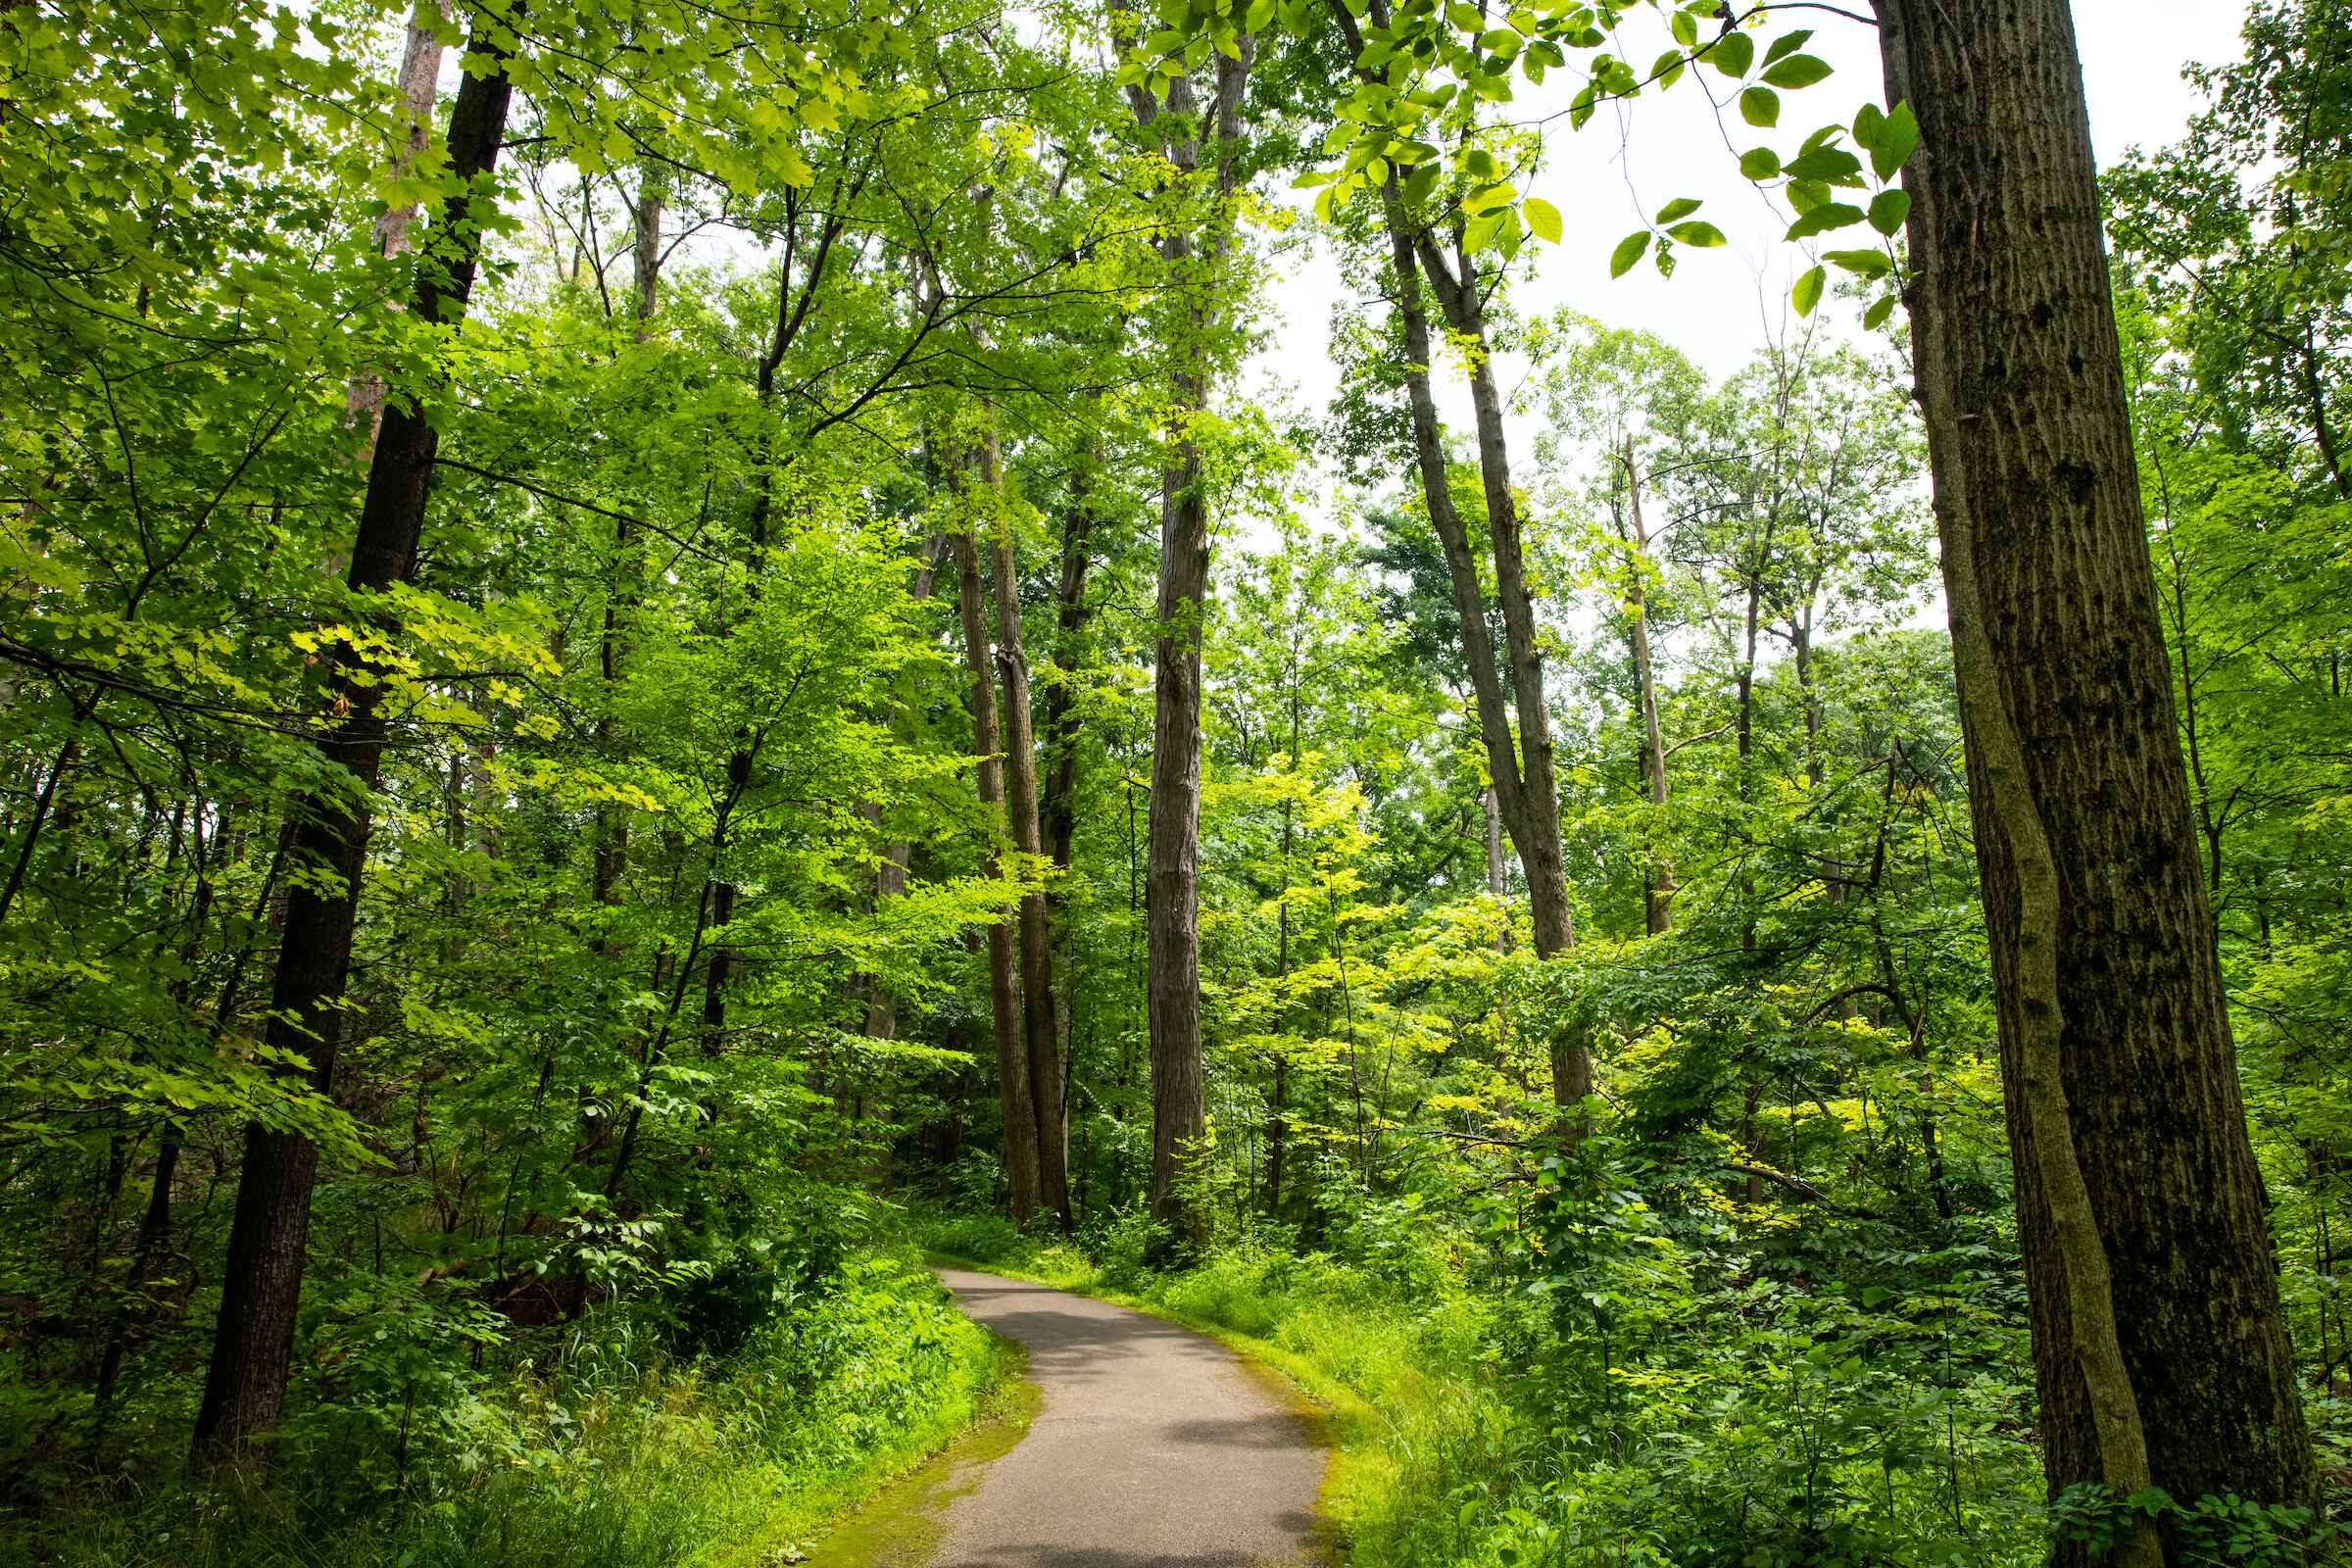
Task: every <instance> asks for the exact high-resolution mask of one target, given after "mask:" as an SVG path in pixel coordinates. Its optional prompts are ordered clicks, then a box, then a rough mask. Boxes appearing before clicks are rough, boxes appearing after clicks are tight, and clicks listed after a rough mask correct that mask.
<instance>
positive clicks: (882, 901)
mask: <svg viewBox="0 0 2352 1568" xmlns="http://www.w3.org/2000/svg"><path fill="white" fill-rule="evenodd" d="M947 546H948V541H947V540H946V538H944V537H943V536H941V535H938V534H934V535H932V536H931V537H930V538H928V539H925V540H924V541H923V548H922V555H921V557H920V563H921V564H918V565H917V566H916V567H915V568H914V582H913V584H912V586H911V587H909V589H908V590H907V598H908V600H909V601H911V602H912V603H914V604H916V605H920V604H921V603H923V601H925V600H927V599H929V598H930V597H931V583H932V579H933V578H934V576H935V575H936V574H937V572H938V570H939V560H940V555H941V552H943V551H944V550H946V549H947ZM899 678H900V682H901V688H900V693H899V700H898V702H897V703H896V704H895V705H894V707H893V711H892V714H891V723H892V726H893V727H894V728H895V729H897V730H898V731H899V732H900V734H901V736H902V738H904V736H905V735H906V733H907V730H908V729H909V727H910V726H911V725H912V723H913V715H912V712H911V709H912V707H913V704H914V702H915V693H914V690H913V684H914V683H913V672H912V671H906V672H903V673H902V674H901V675H900V677H899ZM868 815H869V816H870V817H871V818H872V820H873V822H874V825H875V827H876V828H877V829H879V828H880V827H881V825H882V813H881V809H880V808H879V807H869V808H868ZM913 858H914V846H913V845H912V844H910V843H908V842H907V840H905V839H892V840H888V841H886V842H885V843H884V845H883V848H882V863H881V864H880V865H878V866H876V867H875V868H874V895H873V907H874V908H875V909H877V910H879V909H881V908H882V907H884V906H885V905H887V904H888V903H889V902H890V901H891V900H893V899H899V898H904V897H906V895H907V865H908V863H909V862H910V861H911V860H912V859H913ZM898 1032H899V1009H898V999H897V998H896V997H894V996H892V995H891V992H890V988H889V987H888V986H886V985H884V984H883V983H882V981H881V980H880V979H879V978H877V977H875V976H872V975H868V976H866V978H865V1037H866V1038H867V1039H868V1040H890V1039H893V1038H895V1037H896V1036H897V1034H898Z"/></svg>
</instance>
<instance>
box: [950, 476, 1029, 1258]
mask: <svg viewBox="0 0 2352 1568" xmlns="http://www.w3.org/2000/svg"><path fill="white" fill-rule="evenodd" d="M965 521H966V526H965V527H964V529H963V530H962V531H961V532H959V533H957V534H956V568H957V571H958V578H957V583H958V591H957V608H958V610H959V611H960V613H961V615H962V619H963V661H964V667H965V668H966V669H968V670H969V671H970V672H971V676H972V688H971V705H972V751H973V752H974V753H975V754H976V755H977V756H978V757H979V759H980V782H979V791H980V804H981V805H982V806H983V807H986V808H989V810H988V812H987V814H988V815H989V816H991V817H996V818H999V819H1000V820H1001V819H1002V814H1003V809H1004V801H1005V775H1004V767H1005V762H1004V759H1003V758H1002V757H1001V756H1000V755H999V751H998V742H997V682H996V676H995V674H994V673H993V672H992V671H991V670H990V668H989V648H988V620H987V616H986V614H985V613H984V612H983V610H982V608H981V602H980V598H981V590H980V545H979V541H978V540H976V539H975V538H973V537H972V523H973V519H972V518H970V517H969V516H968V515H967V517H966V519H965ZM995 830H996V824H995V823H992V824H991V831H992V832H994V831H995ZM996 863H997V858H996V856H995V855H994V854H993V853H992V854H991V855H990V856H989V868H990V870H991V871H992V873H993V871H994V870H995V868H996ZM1012 943H1013V933H1012V931H1011V929H1010V928H1009V927H1007V926H1006V925H1005V922H1004V921H1002V920H1000V921H998V922H996V923H995V924H993V925H991V926H990V927H989V928H988V1003H989V1016H990V1018H991V1020H992V1021H993V1022H994V1024H995V1032H996V1047H997V1107H998V1109H999V1110H1000V1111H1001V1112H1002V1113H1003V1115H1004V1120H1005V1179H1006V1181H1007V1182H1009V1183H1010V1184H1011V1187H1012V1220H1013V1223H1014V1224H1016V1225H1018V1226H1020V1227H1021V1228H1022V1229H1024V1230H1026V1229H1028V1227H1029V1225H1030V1223H1031V1222H1032V1221H1033V1220H1035V1219H1036V1218H1037V1203H1038V1187H1039V1172H1038V1165H1039V1161H1038V1150H1037V1109H1036V1103H1035V1100H1034V1098H1033V1097H1032V1095H1031V1093H1030V1084H1029V1056H1028V1052H1027V1049H1026V1047H1025V1046H1024V1044H1023V1042H1022V1039H1021V1018H1020V1012H1021V998H1020V990H1019V986H1018V982H1017V981H1016V980H1015V978H1014V975H1013V961H1012Z"/></svg>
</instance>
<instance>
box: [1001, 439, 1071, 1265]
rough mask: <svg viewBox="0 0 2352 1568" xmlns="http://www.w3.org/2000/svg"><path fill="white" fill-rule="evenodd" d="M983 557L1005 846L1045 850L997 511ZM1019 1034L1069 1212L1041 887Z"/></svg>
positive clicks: (1057, 1190) (1049, 1158)
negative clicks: (998, 711)
mask: <svg viewBox="0 0 2352 1568" xmlns="http://www.w3.org/2000/svg"><path fill="white" fill-rule="evenodd" d="M979 460H980V482H981V484H982V486H983V487H984V488H985V489H986V491H987V493H988V495H989V497H990V499H991V501H992V502H993V501H996V500H997V499H998V492H999V490H1000V489H1001V487H1002V485H1003V483H1004V477H1003V475H1002V473H1001V472H1000V471H999V469H998V458H997V438H996V436H995V434H994V432H991V433H990V434H989V435H988V436H987V437H986V439H984V440H983V441H982V443H981V446H980V453H979ZM993 532H994V537H993V539H992V540H991V544H990V557H991V560H992V564H993V566H994V571H995V576H996V588H997V668H998V670H999V671H1000V672H1001V673H1002V676H1003V678H1004V682H1005V777H1006V779H1007V781H1008V788H1007V789H1006V791H1005V805H1006V808H1007V809H1008V810H1009V812H1010V814H1011V818H1012V844H1013V848H1015V849H1017V850H1019V851H1020V852H1021V853H1022V854H1023V855H1031V856H1037V857H1040V858H1043V857H1044V855H1045V843H1044V840H1043V838H1042V836H1041V834H1040V832H1039V829H1038V804H1037V738H1036V735H1035V732H1034V730H1033V729H1032V727H1031V717H1030V708H1029V656H1028V653H1027V650H1026V647H1025V645H1024V643H1023V641H1022V637H1021V592H1020V588H1021V585H1020V574H1019V571H1018V569H1017V568H1016V566H1015V564H1014V562H1013V555H1012V529H1011V526H1010V524H1009V522H1008V521H1007V519H1006V518H1005V515H1004V512H1003V509H1002V507H1001V506H1000V507H999V508H998V511H997V516H996V519H995V527H994V530H993ZM1019 931H1020V946H1021V1036H1022V1043H1023V1052H1024V1054H1026V1055H1027V1057H1028V1060H1029V1102H1030V1108H1031V1111H1032V1113H1033V1114H1034V1115H1035V1117H1036V1119H1037V1201H1038V1206H1039V1207H1040V1208H1041V1209H1042V1210H1045V1211H1049V1212H1051V1213H1054V1214H1055V1215H1058V1216H1059V1217H1060V1220H1061V1223H1062V1225H1063V1226H1064V1227H1065V1228H1066V1227H1067V1226H1068V1225H1069V1224H1070V1222H1071V1219H1072V1215H1071V1213H1070V1168H1069V1162H1070V1124H1069V1116H1068V1113H1067V1110H1066V1107H1065V1106H1064V1105H1063V1103H1062V1071H1061V1032H1060V1026H1059V1024H1058V1023H1057V1022H1056V1020H1055V1016H1054V1013H1055V1008H1054V933H1053V925H1052V923H1051V920H1050V918H1049V915H1048V911H1047V908H1046V895H1045V891H1044V889H1042V888H1040V889H1038V890H1037V891H1035V892H1032V893H1030V894H1029V895H1027V896H1026V897H1025V898H1023V899H1022V900H1021V908H1020V916H1019Z"/></svg>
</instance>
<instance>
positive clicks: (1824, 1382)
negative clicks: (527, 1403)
mask: <svg viewBox="0 0 2352 1568" xmlns="http://www.w3.org/2000/svg"><path fill="white" fill-rule="evenodd" d="M919 1239H920V1241H921V1242H922V1244H923V1245H924V1246H926V1247H927V1248H928V1249H930V1250H932V1251H933V1252H934V1254H935V1255H939V1256H942V1257H953V1258H956V1259H959V1260H964V1261H968V1262H971V1263H973V1264H975V1265H978V1266H982V1267H986V1268H989V1269H992V1270H995V1271H998V1272H1003V1273H1009V1274H1015V1275H1018V1276H1020V1277H1022V1278H1025V1279H1031V1280H1035V1281H1037V1282H1039V1283H1043V1284H1048V1285H1053V1286H1056V1287H1059V1288H1062V1289H1068V1290H1076V1291H1082V1292H1086V1293H1089V1294H1093V1295H1098V1296H1103V1297H1106V1298H1108V1299H1114V1300H1118V1301H1121V1302H1123V1303H1125V1304H1129V1305H1133V1306H1137V1307H1140V1308H1143V1309H1145V1310H1149V1311H1152V1312H1155V1313H1158V1314H1160V1315H1163V1316H1165V1317H1168V1318H1171V1319H1173V1320H1175V1321H1177V1322H1181V1323H1184V1324H1186V1325H1187V1326H1190V1327H1193V1328H1196V1329H1200V1330H1201V1331H1203V1332H1206V1333H1209V1334H1212V1335H1215V1336H1217V1337H1219V1338H1221V1339H1224V1340H1226V1341H1227V1342H1228V1343H1231V1344H1234V1345H1236V1346H1237V1347H1238V1348H1243V1349H1245V1350H1248V1351H1250V1352H1251V1353H1253V1354H1255V1355H1257V1356H1258V1357H1259V1358H1260V1359H1263V1360H1265V1361H1267V1362H1269V1363H1271V1364H1273V1365H1274V1366H1276V1367H1278V1368H1279V1369H1281V1370H1282V1371H1284V1372H1286V1373H1287V1374H1289V1375H1290V1376H1291V1377H1292V1378H1293V1379H1294V1380H1295V1381H1296V1382H1297V1383H1298V1384H1299V1386H1300V1387H1301V1388H1302V1389H1304V1390H1305V1391H1306V1392H1307V1393H1308V1394H1310V1395H1312V1396H1314V1397H1317V1398H1319V1399H1321V1400H1323V1401H1324V1402H1326V1403H1327V1404H1328V1405H1329V1407H1330V1411H1331V1415H1330V1423H1329V1424H1330V1429H1331V1437H1332V1439H1333V1442H1334V1446H1335V1448H1336V1459H1335V1463H1334V1469H1333V1474H1332V1477H1331V1480H1330V1482H1329V1484H1328V1485H1327V1487H1326V1493H1325V1497H1324V1507H1325V1511H1326V1512H1327V1513H1328V1514H1329V1516H1330V1517H1331V1519H1332V1521H1333V1523H1334V1525H1335V1526H1336V1528H1337V1530H1338V1532H1339V1535H1340V1538H1341V1543H1342V1545H1343V1547H1344V1551H1345V1555H1346V1559H1347V1561H1348V1564H1349V1565H1350V1568H1435V1565H1440V1564H1443V1565H1446V1568H1455V1565H1493V1568H1535V1565H1548V1568H1634V1565H1660V1568H1662V1565H1667V1564H1673V1565H1676V1568H1689V1565H1699V1564H1705V1565H1715V1564H1722V1565H1725V1568H1732V1565H1737V1568H1799V1565H1802V1568H1837V1565H1854V1568H1861V1565H1879V1564H1888V1565H1891V1564H1906V1565H1907V1564H1946V1563H1949V1564H1962V1563H1965V1564H1968V1565H1970V1568H2027V1565H2031V1564H2038V1563H2039V1562H2041V1561H2043V1560H2044V1557H2045V1553H2046V1550H2047V1545H2046V1541H2047V1537H2046V1533H2045V1532H2046V1526H2045V1520H2044V1517H2043V1512H2042V1509H2041V1508H2040V1506H2039V1504H2038V1501H2037V1491H2038V1480H2037V1478H2038V1472H2037V1469H2036V1467H2035V1454H2034V1449H2033V1448H2032V1446H2030V1445H2029V1444H2028V1443H2027V1442H2025V1441H2024V1439H2023V1437H2022V1435H2021V1434H2020V1433H2018V1432H2017V1431H2016V1430H2015V1429H2014V1426H2013V1424H2011V1423H2010V1421H2009V1420H2008V1417H2009V1415H2010V1414H2011V1413H2012V1412H2013V1411H2014V1409H2015V1408H2016V1402H2015V1401H2016V1396H2017V1392H2018V1391H2017V1389H2016V1387H2015V1385H2014V1384H2013V1383H2012V1382H2010V1381H2009V1378H2010V1373H2009V1372H2008V1371H2007V1370H2006V1369H2005V1367H2004V1366H2003V1365H2001V1364H1999V1361H1998V1358H1997V1357H1991V1358H1988V1359H1987V1360H1986V1362H1985V1364H1982V1365H1978V1366H1975V1367H1973V1368H1971V1369H1969V1370H1968V1371H1967V1372H1966V1374H1965V1375H1961V1374H1960V1373H1957V1372H1955V1373H1953V1374H1951V1375H1949V1376H1946V1377H1945V1378H1944V1380H1943V1387H1942V1388H1940V1389H1928V1388H1924V1387H1921V1386H1918V1385H1917V1382H1916V1379H1915V1380H1914V1382H1913V1383H1912V1384H1908V1385H1907V1384H1905V1382H1904V1380H1903V1376H1902V1375H1899V1374H1898V1372H1897V1371H1896V1370H1895V1368H1896V1367H1897V1365H1898V1363H1899V1365H1900V1366H1901V1367H1902V1368H1905V1369H1907V1370H1908V1371H1909V1372H1911V1373H1921V1372H1922V1369H1923V1366H1924V1363H1925V1361H1926V1360H1927V1359H1928V1356H1927V1352H1926V1351H1925V1350H1922V1351H1921V1352H1920V1353H1918V1354H1915V1355H1914V1354H1909V1352H1907V1351H1905V1350H1904V1348H1902V1347H1900V1346H1890V1347H1887V1348H1884V1349H1886V1350H1887V1353H1885V1354H1882V1355H1881V1357H1880V1365H1879V1366H1878V1367H1875V1368H1870V1369H1867V1370H1866V1369H1864V1368H1862V1367H1859V1366H1857V1365H1855V1364H1853V1362H1854V1358H1853V1357H1851V1356H1849V1355H1847V1354H1845V1353H1844V1352H1843V1351H1840V1352H1839V1353H1838V1354H1837V1355H1835V1356H1829V1355H1825V1354H1823V1353H1820V1352H1819V1351H1818V1350H1817V1349H1816V1348H1814V1347H1816V1346H1818V1345H1822V1344H1833V1343H1838V1341H1837V1338H1836V1336H1837V1335H1838V1333H1840V1332H1842V1331H1844V1330H1850V1329H1852V1328H1853V1327H1854V1324H1853V1323H1852V1322H1851V1321H1850V1320H1851V1318H1852V1316H1853V1314H1851V1313H1850V1312H1845V1311H1844V1310H1843V1309H1842V1308H1841V1306H1840V1304H1839V1302H1838V1300H1837V1299H1813V1298H1804V1299H1800V1298H1799V1297H1798V1296H1797V1295H1795V1294H1794V1293H1789V1294H1786V1295H1783V1296H1776V1295H1775V1294H1774V1293H1773V1292H1772V1291H1771V1290H1769V1289H1766V1288H1762V1287H1759V1288H1757V1289H1755V1290H1753V1291H1751V1293H1750V1294H1749V1296H1748V1298H1746V1299H1743V1300H1742V1302H1741V1305H1740V1314H1739V1318H1740V1320H1739V1321H1735V1322H1731V1323H1728V1324H1727V1323H1723V1322H1717V1323H1711V1324H1708V1325H1706V1332H1704V1333H1695V1332H1691V1329H1693V1328H1695V1327H1696V1325H1690V1324H1686V1325H1685V1332H1683V1333H1681V1334H1679V1335H1678V1334H1667V1335H1662V1336H1660V1342H1661V1343H1659V1344H1658V1345H1655V1346H1653V1347H1650V1348H1649V1349H1648V1351H1647V1353H1634V1351H1633V1349H1632V1348H1629V1347H1625V1346H1620V1347H1618V1348H1617V1355H1618V1359H1616V1360H1615V1361H1614V1362H1613V1363H1610V1364H1607V1365H1603V1366H1600V1367H1598V1368H1597V1369H1595V1368H1593V1367H1592V1366H1590V1365H1589V1362H1590V1360H1591V1357H1592V1355H1593V1350H1594V1337H1593V1334H1592V1332H1591V1329H1590V1325H1589V1324H1580V1322H1579V1317H1580V1314H1579V1313H1576V1312H1573V1311H1566V1310H1564V1309H1563V1308H1562V1306H1561V1305H1560V1303H1558V1302H1557V1301H1555V1300H1552V1299H1548V1293H1545V1292H1541V1291H1536V1292H1529V1291H1524V1290H1517V1291H1514V1290H1496V1289H1494V1288H1493V1287H1494V1285H1495V1281H1494V1280H1492V1279H1486V1280H1480V1279H1475V1278H1474V1277H1473V1274H1472V1264H1471V1262H1470V1261H1469V1257H1468V1254H1467V1253H1465V1252H1462V1251H1457V1250H1451V1249H1448V1248H1447V1247H1446V1246H1445V1245H1443V1244H1442V1243H1433V1244H1432V1245H1430V1246H1428V1247H1424V1248H1419V1249H1414V1248H1410V1247H1404V1248H1398V1247H1376V1248H1357V1249H1355V1250H1354V1255H1346V1254H1341V1253H1310V1254H1308V1255H1304V1256H1299V1255H1296V1254H1295V1253H1294V1252H1293V1250H1291V1249H1290V1248H1288V1247H1286V1246H1283V1245H1280V1243H1281V1241H1282V1240H1284V1239H1281V1238H1276V1239H1272V1240H1267V1241H1260V1240H1252V1239H1250V1238H1248V1237H1244V1238H1242V1239H1240V1240H1238V1241H1234V1242H1230V1243H1227V1244H1225V1245H1223V1246H1221V1247H1220V1248H1219V1249H1218V1250H1215V1251H1213V1252H1212V1253H1211V1254H1210V1255H1209V1256H1207V1257H1206V1258H1204V1259H1202V1260H1201V1261H1200V1262H1198V1263H1197V1264H1195V1265H1194V1266H1192V1267H1190V1268H1187V1269H1183V1270H1179V1271H1171V1272H1158V1271H1154V1270H1152V1269H1151V1268H1149V1267H1147V1266H1146V1265H1145V1263H1144V1261H1143V1258H1144V1253H1145V1249H1144V1246H1143V1241H1144V1238H1143V1237H1142V1235H1141V1229H1140V1227H1138V1226H1136V1225H1135V1224H1134V1223H1133V1222H1128V1223H1125V1224H1114V1225H1110V1226H1106V1227H1103V1228H1101V1229H1098V1230H1096V1231H1091V1232H1089V1233H1088V1234H1087V1235H1085V1236H1084V1237H1082V1238H1081V1239H1079V1240H1078V1241H1075V1242H1071V1241H1062V1242H1041V1241H1037V1240H1033V1239H1029V1238H1024V1237H1021V1236H1019V1235H1018V1234H1016V1233H1015V1232H1014V1231H1013V1230H1012V1228H1011V1227H1010V1226H1009V1225H1008V1224H1006V1223H1005V1222H1004V1221H1003V1220H1000V1219H995V1218H989V1217H967V1218H955V1219H947V1220H938V1221H934V1222H931V1223H930V1224H929V1225H928V1226H927V1227H926V1228H925V1229H924V1230H923V1231H922V1233H921V1235H920V1238H919ZM1799 1315H1803V1316H1805V1317H1806V1322H1805V1324H1804V1325H1803V1326H1802V1327H1801V1328H1800V1327H1796V1326H1792V1322H1791V1320H1792V1319H1793V1318H1795V1317H1797V1316H1799ZM1815 1328H1819V1329H1820V1330H1822V1332H1824V1333H1828V1334H1830V1335H1831V1336H1832V1338H1831V1339H1829V1340H1823V1339H1821V1338H1819V1337H1818V1336H1817V1335H1815V1334H1814V1333H1813V1330H1814V1329H1815ZM1930 1349H1936V1348H1934V1347H1930ZM1976 1349H1977V1350H1979V1351H1982V1347H1978V1348H1976ZM1939 1353H1940V1352H1939ZM1906 1356H1908V1358H1907V1359H1906V1358H1905V1357H1906ZM1587 1373H1591V1374H1592V1375H1590V1376H1587V1375H1586V1374H1587Z"/></svg>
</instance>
